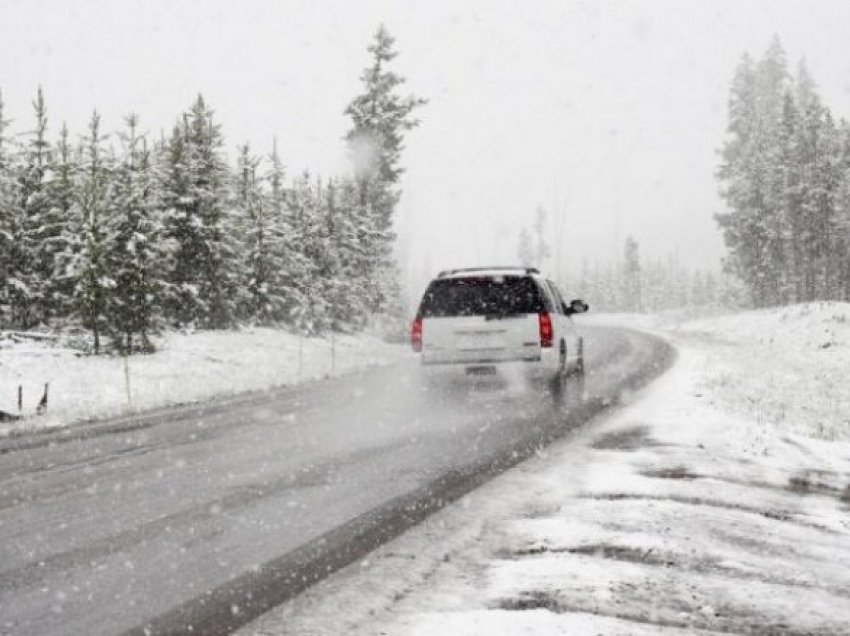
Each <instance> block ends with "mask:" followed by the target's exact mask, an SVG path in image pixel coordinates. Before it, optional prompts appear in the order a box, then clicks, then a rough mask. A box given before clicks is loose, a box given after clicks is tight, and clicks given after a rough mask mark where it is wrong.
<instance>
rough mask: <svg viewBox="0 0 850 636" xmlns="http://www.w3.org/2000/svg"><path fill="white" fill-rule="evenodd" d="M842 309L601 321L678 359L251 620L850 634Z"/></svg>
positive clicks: (486, 629) (564, 630)
mask: <svg viewBox="0 0 850 636" xmlns="http://www.w3.org/2000/svg"><path fill="white" fill-rule="evenodd" d="M849 309H850V306H848V305H842V304H835V303H830V304H815V305H803V306H797V307H790V308H785V309H777V310H769V311H758V312H748V313H745V314H740V315H736V316H728V317H720V318H712V319H701V320H698V321H692V322H687V323H676V322H672V323H671V322H668V321H666V320H659V321H656V322H654V323H653V322H652V321H653V319H652V318H647V317H627V318H626V320H625V321H623V320H619V321H618V320H616V319H615V318H612V317H603V318H602V319H601V321H608V324H613V323H616V324H626V325H627V326H636V325H635V322H637V320H643V321H644V323H643V324H644V325H645V326H646V327H647V328H651V329H653V330H656V331H659V330H663V331H666V332H667V334H668V335H669V337H670V338H671V339H673V340H674V341H675V342H676V344H677V345H678V347H679V349H680V358H679V361H678V362H677V364H676V366H675V367H674V369H673V370H672V371H671V372H670V373H668V374H667V375H666V376H664V377H663V378H662V379H661V380H659V381H658V382H657V383H656V384H654V385H653V386H651V387H650V388H648V389H646V390H644V391H642V392H640V393H639V394H638V395H636V396H634V397H635V400H634V401H633V402H632V403H631V404H630V405H628V406H626V407H624V408H621V409H620V410H619V411H618V412H617V413H615V414H614V415H613V416H609V417H605V418H601V419H600V420H598V421H597V422H595V423H590V424H589V425H586V426H584V427H582V428H580V429H579V430H576V431H574V432H573V433H572V434H571V435H570V436H569V437H568V438H567V439H564V440H562V441H561V442H558V443H556V444H553V445H552V446H550V447H549V448H547V449H546V450H545V451H543V452H541V454H540V456H539V457H537V458H535V459H532V460H530V461H528V462H525V463H523V464H521V465H520V466H518V467H516V468H515V469H513V470H511V471H509V472H507V473H505V474H504V475H502V476H501V477H499V478H497V479H494V480H493V481H491V482H489V483H488V484H486V485H484V486H483V487H481V488H479V489H478V490H476V491H475V492H473V493H471V494H470V495H468V496H467V497H465V498H463V499H462V500H460V501H459V502H458V503H457V504H455V505H452V506H449V507H447V508H446V509H444V510H443V511H441V512H440V513H438V514H436V515H434V516H433V517H431V518H430V519H428V520H427V521H426V522H425V523H423V524H421V525H420V526H418V527H417V528H414V529H413V530H411V531H409V532H408V533H406V534H405V535H403V536H401V537H399V538H398V539H396V540H395V541H392V542H390V543H388V544H386V545H384V546H382V547H381V548H379V549H378V550H376V551H375V552H374V553H372V554H371V555H370V556H369V558H368V559H367V560H364V561H363V562H361V563H359V564H356V565H353V566H350V567H349V568H347V569H345V570H343V571H341V572H339V573H337V574H336V575H334V576H332V577H330V578H329V579H327V580H326V581H324V582H322V583H321V584H319V585H317V586H316V587H314V588H313V589H311V590H309V591H308V592H307V593H306V594H303V595H302V596H300V597H298V598H296V599H295V600H294V601H292V602H290V603H288V604H286V605H283V606H281V607H280V608H277V609H275V610H273V611H272V612H270V613H269V614H268V615H266V616H265V617H263V618H261V619H259V620H258V621H256V622H255V623H253V624H251V625H249V626H247V627H246V628H245V629H244V630H243V631H242V632H241V633H242V634H243V635H245V636H247V635H248V634H255V635H263V636H271V635H276V634H288V635H301V636H306V635H307V634H332V633H346V634H355V635H358V634H360V635H365V634H398V635H409V636H432V635H438V634H463V635H464V636H472V635H478V634H480V635H481V636H484V635H487V636H498V635H500V634H506V635H507V634H540V635H543V634H545V635H547V636H549V635H553V634H570V635H583V634H588V635H589V634H622V635H634V634H671V635H672V634H682V635H683V634H714V633H759V634H773V633H787V634H804V633H806V634H808V633H811V634H838V633H846V632H847V625H850V604H848V603H847V602H846V594H847V592H846V591H847V589H850V567H848V566H850V520H848V516H847V514H848V511H850V442H848V441H843V440H839V441H828V440H833V439H837V438H840V437H845V436H846V427H845V424H844V423H845V420H844V418H845V417H846V416H847V411H846V410H842V409H841V408H839V407H837V406H836V404H835V402H834V398H835V397H836V396H837V398H838V399H839V400H843V399H846V397H847V389H846V388H844V387H841V386H838V385H837V384H836V383H838V381H839V379H840V377H841V376H840V375H839V373H840V370H841V368H842V367H843V368H844V369H846V368H848V362H850V359H848V349H847V344H848V342H850V332H848V329H847V324H846V322H845V318H844V316H846V315H847V313H848V310H849ZM620 318H622V317H620ZM597 324H598V323H597ZM783 408H784V411H783ZM818 438H822V439H818Z"/></svg>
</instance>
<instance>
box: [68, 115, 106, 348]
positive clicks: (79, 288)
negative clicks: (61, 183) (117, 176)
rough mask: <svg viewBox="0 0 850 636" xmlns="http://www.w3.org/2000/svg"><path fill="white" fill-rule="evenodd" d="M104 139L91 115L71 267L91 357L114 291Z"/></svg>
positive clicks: (76, 303) (77, 309) (77, 311)
mask: <svg viewBox="0 0 850 636" xmlns="http://www.w3.org/2000/svg"><path fill="white" fill-rule="evenodd" d="M104 139H105V137H103V136H102V135H101V132H100V115H98V113H97V111H95V112H94V113H93V114H92V117H91V120H90V122H89V130H88V135H87V136H86V137H84V141H85V153H84V156H83V163H82V166H81V175H80V188H79V193H78V198H77V201H76V202H75V205H76V206H78V210H79V212H78V213H79V216H80V218H81V220H82V225H81V228H80V234H81V236H80V241H81V246H80V252H79V253H78V254H77V255H76V258H75V263H74V275H75V278H76V279H77V285H76V288H75V290H74V299H73V302H74V307H75V314H76V316H77V317H79V319H80V322H81V323H82V324H83V326H84V327H86V328H87V329H89V330H91V332H92V337H93V340H94V353H95V355H97V354H98V353H100V349H101V335H102V334H104V332H105V331H106V330H107V329H108V327H109V316H108V313H107V312H108V310H109V295H110V292H111V290H113V289H114V288H115V281H114V280H113V279H111V278H110V277H109V274H108V263H107V252H108V249H109V245H108V235H107V231H108V227H107V224H108V221H109V212H110V210H109V207H108V206H109V176H110V174H109V173H110V166H108V165H107V160H106V156H105V153H104V150H103V142H104Z"/></svg>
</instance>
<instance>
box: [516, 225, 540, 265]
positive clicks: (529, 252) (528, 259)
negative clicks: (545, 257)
mask: <svg viewBox="0 0 850 636" xmlns="http://www.w3.org/2000/svg"><path fill="white" fill-rule="evenodd" d="M517 258H519V264H520V265H522V266H523V267H536V266H538V263H535V262H534V241H533V240H532V238H531V232H529V231H528V228H527V227H524V228H522V229H521V230H520V232H519V239H518V242H517Z"/></svg>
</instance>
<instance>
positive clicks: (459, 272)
mask: <svg viewBox="0 0 850 636" xmlns="http://www.w3.org/2000/svg"><path fill="white" fill-rule="evenodd" d="M470 274H472V275H476V276H507V275H511V274H513V275H514V276H516V275H518V274H520V275H521V274H526V275H531V274H534V275H540V271H539V270H538V269H537V268H536V267H516V266H507V267H464V268H458V269H445V270H443V271H442V272H440V273H439V274H437V278H462V277H464V276H469V275H470Z"/></svg>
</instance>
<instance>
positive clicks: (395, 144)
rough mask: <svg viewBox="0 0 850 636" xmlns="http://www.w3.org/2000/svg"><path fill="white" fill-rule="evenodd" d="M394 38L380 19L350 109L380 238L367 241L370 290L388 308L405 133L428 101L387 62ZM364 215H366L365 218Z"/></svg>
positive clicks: (368, 210)
mask: <svg viewBox="0 0 850 636" xmlns="http://www.w3.org/2000/svg"><path fill="white" fill-rule="evenodd" d="M394 43H395V40H394V38H393V37H392V36H391V35H390V34H389V32H388V31H387V30H386V28H385V27H384V26H383V25H381V26H380V27H379V28H378V31H377V32H376V33H375V37H374V40H373V42H372V44H370V45H369V47H368V51H369V53H370V54H371V55H372V63H371V65H370V66H369V67H367V68H366V69H365V70H364V71H363V74H362V76H361V81H362V83H363V92H362V93H361V94H360V95H358V96H357V97H355V98H354V99H353V100H352V101H351V103H350V104H349V105H348V107H347V108H346V109H345V114H346V115H348V116H349V117H350V118H351V122H352V127H351V129H350V130H349V131H348V133H347V134H346V140H347V141H348V144H349V149H350V152H351V157H352V160H353V162H354V173H355V179H356V181H357V185H358V189H359V205H360V207H361V209H362V210H363V211H364V213H365V214H364V217H367V218H368V221H369V226H368V228H367V229H366V233H367V234H368V235H373V234H374V238H375V239H376V240H375V242H374V243H373V244H369V245H368V246H366V251H367V254H368V258H369V262H368V267H369V271H370V273H371V276H370V278H371V280H372V283H371V284H370V289H368V290H367V292H368V293H369V294H370V296H371V297H372V302H373V307H374V309H375V310H377V311H383V310H384V309H386V306H387V304H388V303H389V302H390V298H391V297H392V294H393V293H394V289H393V288H396V287H397V280H396V279H395V278H394V275H395V268H394V267H393V265H392V262H391V259H392V244H393V241H394V238H395V236H394V234H393V231H392V226H393V214H394V211H395V207H396V205H397V203H398V201H399V198H400V196H401V191H400V189H399V188H398V183H399V180H400V178H401V175H402V173H403V172H404V169H403V168H402V166H401V152H402V150H403V141H404V133H405V132H407V131H409V130H411V129H412V128H414V127H415V126H417V125H418V124H419V121H418V120H417V119H415V118H413V116H412V113H413V111H414V110H416V108H418V107H420V106H422V105H423V104H425V100H423V99H421V98H418V97H415V96H413V95H408V96H402V95H400V94H399V88H400V86H401V84H403V83H404V78H402V77H401V76H400V75H398V74H397V73H395V72H393V71H391V70H389V69H388V68H387V67H388V65H389V63H390V62H392V60H393V59H394V58H395V57H396V55H397V53H396V51H395V50H394ZM364 220H365V219H364Z"/></svg>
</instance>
